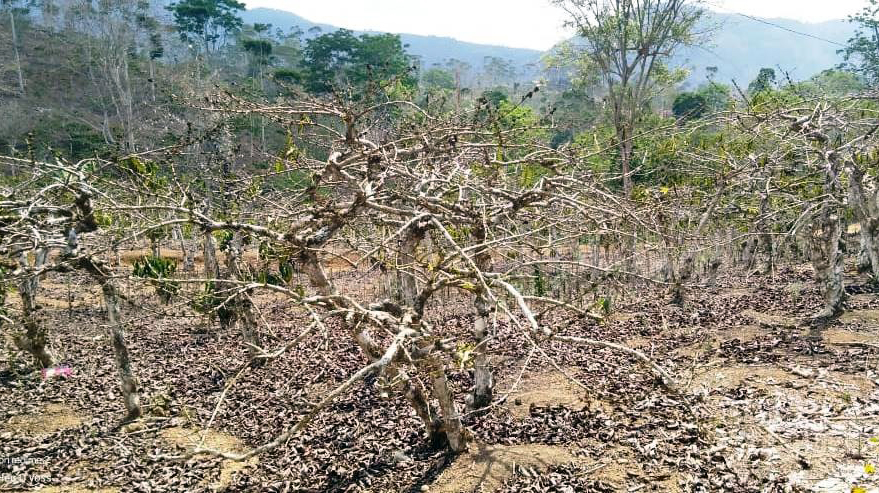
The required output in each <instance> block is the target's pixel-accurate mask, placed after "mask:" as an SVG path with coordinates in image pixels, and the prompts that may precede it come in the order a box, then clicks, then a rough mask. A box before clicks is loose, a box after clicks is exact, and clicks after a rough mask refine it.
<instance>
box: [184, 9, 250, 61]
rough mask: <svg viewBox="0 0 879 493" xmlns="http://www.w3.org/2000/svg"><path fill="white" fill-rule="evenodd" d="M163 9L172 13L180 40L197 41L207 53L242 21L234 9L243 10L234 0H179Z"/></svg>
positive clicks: (219, 43)
mask: <svg viewBox="0 0 879 493" xmlns="http://www.w3.org/2000/svg"><path fill="white" fill-rule="evenodd" d="M167 9H168V10H170V11H171V12H172V13H173V14H174V24H175V25H176V26H177V31H178V32H179V33H180V39H182V40H183V41H194V40H199V41H200V42H201V44H202V46H203V47H204V52H205V54H208V55H209V54H210V53H212V52H214V51H216V50H217V48H218V46H220V45H221V44H222V42H224V41H225V38H226V36H227V35H228V34H229V33H232V32H235V31H237V30H238V29H240V28H241V26H242V24H243V23H242V21H241V17H238V11H240V10H244V4H243V3H241V2H237V1H235V0H182V1H181V2H175V3H172V4H170V5H169V6H168V7H167Z"/></svg>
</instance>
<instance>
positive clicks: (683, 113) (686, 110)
mask: <svg viewBox="0 0 879 493" xmlns="http://www.w3.org/2000/svg"><path fill="white" fill-rule="evenodd" d="M672 111H673V112H674V115H675V116H676V117H678V118H683V119H690V118H701V117H702V116H703V115H704V114H705V113H706V112H707V111H708V99H707V98H706V97H705V96H704V95H702V94H701V93H698V92H682V93H680V94H678V96H677V97H676V98H675V101H674V104H673V105H672Z"/></svg>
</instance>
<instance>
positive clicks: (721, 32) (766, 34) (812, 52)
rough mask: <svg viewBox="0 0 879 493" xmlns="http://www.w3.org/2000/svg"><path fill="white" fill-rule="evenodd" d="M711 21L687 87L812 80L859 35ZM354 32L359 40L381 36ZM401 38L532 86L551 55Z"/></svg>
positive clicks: (815, 27) (693, 56)
mask: <svg viewBox="0 0 879 493" xmlns="http://www.w3.org/2000/svg"><path fill="white" fill-rule="evenodd" d="M708 17H709V20H708V22H709V24H717V25H718V26H719V27H718V28H717V30H716V32H715V33H714V37H713V40H712V41H711V43H710V44H709V45H708V46H696V47H688V48H684V49H682V50H681V51H680V52H679V53H678V55H676V56H675V57H674V58H673V60H672V63H673V64H674V65H675V66H683V67H686V68H688V69H690V71H691V74H690V76H689V77H688V79H687V81H686V83H685V86H696V85H699V84H700V83H702V82H704V81H705V80H706V77H707V76H708V75H709V72H708V70H707V68H708V67H717V69H718V70H717V73H716V75H714V79H715V80H717V81H719V82H725V83H729V82H731V81H736V82H737V83H738V84H740V85H744V86H747V83H748V82H749V81H750V80H752V79H753V78H754V77H756V75H757V73H758V72H759V71H760V68H762V67H771V68H775V69H779V71H780V72H781V73H780V74H779V76H780V77H785V75H784V74H788V75H790V77H791V78H792V79H794V80H803V79H807V78H809V77H811V76H813V75H815V74H817V73H820V72H821V71H823V70H826V69H829V68H832V67H834V66H836V65H838V64H839V63H840V62H841V61H842V57H841V56H840V55H839V54H838V53H837V50H839V49H840V48H841V47H842V46H841V45H844V44H845V42H846V41H847V40H848V39H849V38H850V37H851V36H852V35H853V33H854V30H855V29H854V26H853V25H852V24H850V23H848V22H847V21H845V20H831V21H824V22H817V23H810V22H802V21H797V20H793V19H785V18H768V19H762V18H754V17H751V16H745V15H743V14H727V13H720V12H715V11H710V13H709V16H708ZM242 18H243V19H244V21H245V22H247V23H254V22H261V23H271V24H272V25H273V26H274V27H279V28H281V29H284V30H288V29H290V28H291V27H294V26H295V27H299V28H300V29H302V30H303V32H305V33H306V39H308V38H309V37H312V36H314V35H316V33H313V34H308V30H309V29H310V28H312V27H315V26H317V27H319V28H320V29H321V32H327V31H333V30H336V29H339V27H337V26H333V25H330V24H324V23H317V22H312V21H310V20H308V19H306V18H304V17H302V16H299V15H297V14H295V13H293V12H289V11H285V10H279V9H269V8H255V9H249V10H247V11H245V12H243V13H242ZM755 19H756V20H755ZM770 24H774V25H770ZM786 29H787V30H786ZM352 31H353V32H355V33H357V34H364V33H369V34H373V33H376V32H379V31H358V30H352ZM791 31H797V32H798V33H800V34H797V33H794V32H791ZM397 34H400V39H401V41H402V42H403V43H404V44H406V45H408V51H409V53H411V54H412V55H414V56H416V57H418V58H419V59H420V60H421V65H422V67H424V68H430V67H432V66H436V65H443V64H444V62H445V61H446V60H447V59H450V58H455V59H458V60H461V61H464V62H466V63H467V64H469V65H470V66H471V67H472V68H473V69H474V70H476V71H481V70H482V68H483V66H484V60H485V58H486V57H498V58H502V59H505V60H510V61H511V62H512V65H513V66H514V67H516V69H517V75H516V81H517V82H523V81H532V80H534V79H535V78H537V77H539V76H540V73H541V67H540V61H541V58H542V57H543V56H544V55H545V54H547V53H549V52H551V51H552V49H551V50H549V51H545V52H544V51H540V50H533V49H528V48H512V47H506V46H499V45H486V44H480V43H472V42H468V41H461V40H458V39H455V38H452V37H447V36H434V35H419V34H411V33H397ZM809 36H812V37H809ZM816 38H822V39H816ZM834 43H837V44H834Z"/></svg>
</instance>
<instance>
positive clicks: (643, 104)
mask: <svg viewBox="0 0 879 493" xmlns="http://www.w3.org/2000/svg"><path fill="white" fill-rule="evenodd" d="M553 3H554V4H556V5H558V6H559V7H561V8H562V9H564V10H565V11H566V12H567V13H568V15H569V17H570V19H569V21H568V24H569V25H572V26H573V27H575V28H576V29H577V34H578V36H580V37H581V38H582V40H583V42H584V44H583V47H582V50H580V55H581V56H582V57H583V58H584V59H585V61H586V62H587V63H586V67H589V69H591V70H595V71H596V74H597V78H598V79H599V82H600V85H601V86H602V88H603V90H604V91H605V93H606V98H607V103H608V104H607V106H608V111H609V113H610V116H611V119H612V120H613V125H614V130H615V132H616V140H617V145H618V150H619V161H620V170H621V172H622V180H623V189H624V190H625V192H626V196H631V194H632V176H631V166H630V165H631V161H632V143H633V142H632V139H633V137H634V134H635V131H636V126H637V124H638V121H639V120H640V118H641V116H642V115H643V114H644V112H645V110H646V109H647V107H648V105H649V103H650V100H651V99H652V98H653V97H654V96H655V95H656V93H657V90H658V88H660V87H661V86H663V85H665V84H668V83H669V82H670V81H673V80H676V79H678V80H679V79H680V75H681V74H679V73H673V72H672V71H670V69H669V68H668V66H667V64H666V63H667V61H668V60H669V59H670V57H671V56H672V55H673V54H674V52H675V50H676V49H677V48H679V47H681V46H683V45H689V44H692V43H694V42H696V41H697V40H699V39H701V33H699V32H698V31H697V29H698V23H699V21H700V20H701V19H702V17H703V15H704V11H703V10H702V9H701V8H699V7H698V6H697V5H696V4H695V3H693V2H688V1H686V0H644V1H640V0H553Z"/></svg>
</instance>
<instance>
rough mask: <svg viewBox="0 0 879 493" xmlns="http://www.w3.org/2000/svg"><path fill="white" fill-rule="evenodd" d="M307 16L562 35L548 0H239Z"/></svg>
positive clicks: (853, 5) (760, 10) (501, 36)
mask: <svg viewBox="0 0 879 493" xmlns="http://www.w3.org/2000/svg"><path fill="white" fill-rule="evenodd" d="M245 3H246V4H247V7H248V8H254V7H271V8H275V9H280V10H287V11H290V12H293V13H296V14H298V15H301V16H302V17H305V18H306V19H309V20H311V21H313V22H321V23H326V24H332V25H335V26H339V27H346V28H349V29H357V30H374V31H387V32H395V33H412V34H428V35H436V36H449V37H452V38H457V39H460V40H462V41H472V42H475V43H488V44H499V45H505V46H515V47H521V48H534V49H539V50H544V49H547V48H550V47H551V46H552V45H554V44H555V43H557V42H558V41H561V40H562V39H565V38H566V37H567V36H568V35H569V34H570V33H566V32H565V31H564V30H563V29H562V24H563V23H564V19H565V18H564V15H563V14H562V12H561V11H559V10H558V9H556V8H555V7H552V6H551V5H550V2H549V0H245ZM866 3H867V0H708V4H709V6H711V7H712V8H714V9H716V10H718V11H720V12H740V13H743V14H750V15H754V16H759V17H786V18H791V19H797V20H801V21H807V22H820V21H825V20H831V19H842V18H845V17H846V16H847V15H849V14H852V13H855V12H857V11H859V10H860V9H861V8H862V7H864V6H865V5H866Z"/></svg>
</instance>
